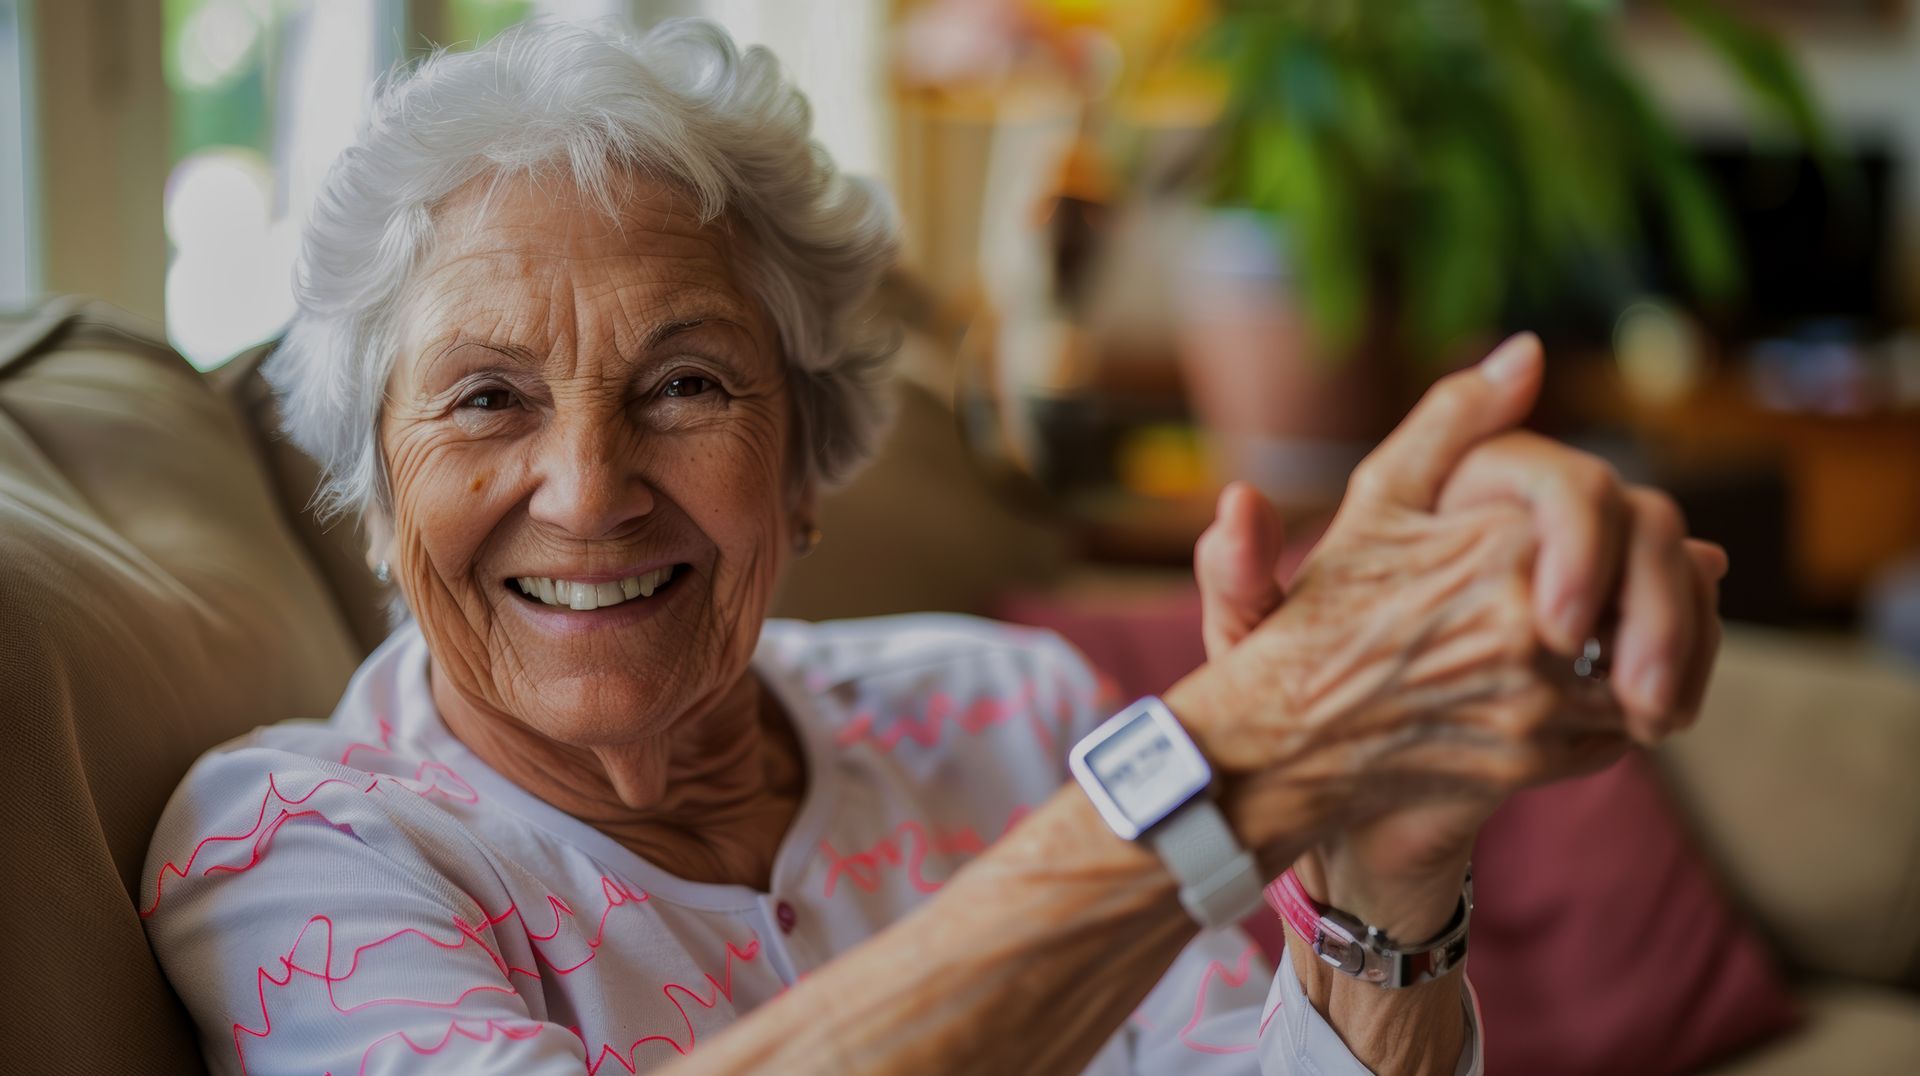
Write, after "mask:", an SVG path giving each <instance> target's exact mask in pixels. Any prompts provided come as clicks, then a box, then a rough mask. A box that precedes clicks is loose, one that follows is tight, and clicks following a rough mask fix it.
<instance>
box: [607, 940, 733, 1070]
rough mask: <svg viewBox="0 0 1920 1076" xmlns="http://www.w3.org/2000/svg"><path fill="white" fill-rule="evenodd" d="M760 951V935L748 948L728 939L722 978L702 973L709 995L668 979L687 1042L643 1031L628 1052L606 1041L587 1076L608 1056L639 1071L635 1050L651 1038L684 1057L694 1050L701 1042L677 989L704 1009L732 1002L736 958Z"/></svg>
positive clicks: (668, 995)
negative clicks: (683, 1043) (646, 1033)
mask: <svg viewBox="0 0 1920 1076" xmlns="http://www.w3.org/2000/svg"><path fill="white" fill-rule="evenodd" d="M759 955H760V939H759V938H749V939H748V940H747V944H746V946H745V947H744V948H735V946H734V944H733V943H732V942H728V943H727V962H726V966H725V967H723V968H722V969H721V972H720V974H721V978H718V979H716V978H714V977H713V973H712V972H707V973H705V974H704V975H702V976H701V977H702V978H704V979H705V980H706V981H707V985H708V987H710V988H711V989H709V990H707V991H706V996H705V997H702V996H701V995H700V994H698V993H695V992H694V991H693V990H692V989H691V988H690V987H686V986H682V985H680V984H679V983H668V984H667V985H665V986H663V987H661V988H660V992H661V993H662V994H664V995H665V996H666V999H667V1000H668V1001H669V1002H672V1003H673V1007H674V1008H675V1009H676V1010H678V1011H679V1013H680V1020H681V1022H682V1023H684V1024H685V1025H686V1029H687V1044H686V1045H685V1046H682V1045H680V1042H679V1040H677V1039H675V1038H674V1037H673V1036H671V1035H643V1036H641V1037H640V1038H637V1039H635V1040H633V1045H631V1046H629V1047H627V1049H626V1052H625V1053H621V1052H619V1051H616V1050H615V1049H614V1048H613V1044H612V1043H604V1044H602V1045H601V1047H600V1052H599V1053H597V1054H595V1055H594V1056H593V1059H592V1060H590V1061H588V1062H587V1076H595V1074H596V1073H598V1072H599V1071H600V1067H601V1066H602V1065H604V1064H606V1063H607V1059H608V1058H612V1059H613V1060H614V1061H617V1062H619V1064H620V1067H621V1068H623V1069H626V1070H627V1071H628V1072H630V1073H637V1072H639V1071H640V1069H639V1065H638V1064H637V1063H636V1062H635V1061H634V1054H635V1053H636V1052H637V1051H638V1050H639V1049H640V1047H642V1046H644V1045H646V1044H647V1043H650V1042H664V1043H666V1044H667V1045H668V1046H670V1047H672V1048H673V1052H674V1053H676V1054H679V1055H680V1056H682V1057H685V1056H686V1055H687V1054H689V1053H691V1052H692V1051H693V1048H694V1046H695V1044H696V1043H697V1042H698V1036H697V1034H696V1032H695V1031H694V1028H693V1017H692V1016H690V1015H688V1014H687V1009H686V1006H684V1005H682V1004H680V1002H679V1001H678V1000H677V999H676V998H675V997H674V996H673V995H674V993H675V992H676V991H678V992H679V993H681V994H683V995H685V996H686V998H687V1000H688V1001H691V1002H693V1003H694V1004H695V1005H698V1006H700V1007H701V1008H703V1009H712V1008H714V1007H715V1006H717V1005H719V1004H720V1000H721V999H722V998H725V999H726V1000H727V1001H728V1002H729V1003H731V1002H732V1001H733V962H734V961H735V960H739V961H740V962H742V963H745V962H747V961H750V960H752V959H753V958H755V957H757V956H759Z"/></svg>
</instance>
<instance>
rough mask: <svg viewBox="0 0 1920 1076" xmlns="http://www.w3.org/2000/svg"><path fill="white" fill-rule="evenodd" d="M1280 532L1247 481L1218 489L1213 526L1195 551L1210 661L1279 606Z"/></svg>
mask: <svg viewBox="0 0 1920 1076" xmlns="http://www.w3.org/2000/svg"><path fill="white" fill-rule="evenodd" d="M1281 537H1282V528H1281V525H1280V515H1279V513H1277V512H1275V511H1274V509H1273V505H1272V504H1270V503H1268V501H1267V499H1266V498H1265V497H1263V496H1261V495H1260V491H1258V490H1256V489H1254V488H1253V487H1252V486H1250V485H1248V484H1247V483H1245V482H1234V483H1231V484H1229V485H1228V486H1227V488H1226V489H1224V490H1221V491H1220V504H1219V507H1218V508H1217V509H1216V510H1215V514H1214V520H1213V524H1212V526H1209V527H1208V528H1207V529H1206V531H1205V533H1203V534H1201V535H1200V540H1199V541H1198V542H1196V543H1194V547H1193V575H1194V579H1195V581H1197V582H1198V583H1199V584H1200V633H1201V638H1202V640H1203V641H1204V642H1205V644H1206V648H1207V659H1208V660H1209V661H1211V660H1213V659H1215V658H1217V657H1220V656H1221V655H1222V654H1225V653H1226V652H1227V651H1228V650H1231V649H1233V647H1234V646H1235V645H1237V644H1238V643H1239V642H1240V640H1242V639H1244V638H1246V637H1247V635H1248V633H1249V632H1251V631H1253V629H1254V628H1256V627H1258V626H1259V625H1260V622H1261V621H1263V620H1265V619H1266V618H1267V617H1268V616H1271V615H1272V614H1273V611H1274V610H1275V609H1278V608H1279V607H1280V603H1281V601H1282V599H1283V594H1282V592H1281V589H1280V584H1279V582H1278V580H1277V579H1276V572H1277V569H1278V567H1279V563H1280V551H1281Z"/></svg>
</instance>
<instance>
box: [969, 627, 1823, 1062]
mask: <svg viewBox="0 0 1920 1076" xmlns="http://www.w3.org/2000/svg"><path fill="white" fill-rule="evenodd" d="M998 612H999V613H1000V614H1001V616H1002V617H1003V618H1005V619H1008V620H1015V621H1020V622H1024V623H1029V624H1036V625H1040V626H1043V627H1050V628H1053V629H1055V630H1056V631H1059V632H1060V633H1061V634H1062V635H1064V636H1066V637H1067V638H1068V639H1069V640H1071V641H1072V642H1073V643H1074V644H1075V645H1077V646H1079V647H1080V649H1081V650H1082V651H1083V652H1085V653H1086V655H1087V657H1088V658H1089V659H1090V660H1091V661H1092V662H1093V664H1094V665H1095V666H1096V667H1099V668H1103V669H1106V670H1107V671H1108V672H1110V673H1112V674H1113V675H1114V676H1115V678H1116V679H1117V680H1118V681H1119V682H1120V685H1121V687H1122V689H1123V690H1124V691H1126V692H1128V693H1129V695H1130V696H1131V695H1138V694H1148V693H1154V692H1159V691H1162V690H1165V688H1166V687H1167V686H1168V685H1169V684H1171V683H1172V682H1173V681H1175V680H1177V679H1179V678H1180V676H1182V675H1184V674H1185V673H1186V672H1187V671H1188V670H1190V669H1191V668H1192V667H1193V666H1194V665H1197V664H1198V663H1199V662H1200V660H1201V658H1202V652H1201V647H1200V601H1199V594H1198V593H1197V592H1196V591H1190V590H1184V589H1182V590H1175V591H1172V592H1170V593H1168V594H1167V595H1164V596H1162V597H1160V598H1158V599H1155V600H1150V601H1139V600H1138V599H1137V598H1136V599H1134V600H1131V601H1128V602H1114V601H1106V602H1090V601H1087V600H1085V599H1077V600H1076V599H1063V598H1061V597H1058V596H1054V595H1044V596H1029V597H1026V598H1022V599H1013V600H1009V601H1007V602H1005V603H1004V604H1003V606H1002V607H1001V608H1000V609H999V610H998ZM1474 875H1475V897H1476V905H1477V907H1476V908H1475V911H1474V923H1473V935H1472V949H1471V954H1470V955H1469V957H1468V961H1467V974H1468V975H1469V976H1470V977H1471V978H1472V980H1473V984H1474V989H1475V990H1476V991H1477V992H1478V993H1479V995H1480V1004H1481V1015H1482V1017H1483V1018H1484V1020H1485V1031H1486V1039H1487V1043H1486V1049H1487V1072H1488V1073H1489V1076H1538V1074H1545V1073H1552V1074H1567V1076H1577V1074H1585V1073H1596V1074H1597V1073H1605V1074H1608V1076H1614V1074H1620V1073H1633V1074H1635V1076H1640V1074H1647V1076H1661V1074H1665V1073H1682V1072H1690V1071H1693V1070H1695V1069H1697V1068H1699V1067H1700V1066H1701V1065H1704V1064H1707V1063H1708V1062H1711V1061H1713V1060H1715V1059H1717V1058H1722V1057H1726V1056H1728V1055H1730V1054H1733V1053H1736V1052H1738V1051H1739V1050H1741V1049H1742V1048H1744V1047H1747V1046H1750V1045H1754V1044H1756V1043H1758V1042H1760V1041H1761V1040H1763V1039H1765V1038H1768V1037H1770V1036H1772V1035H1776V1034H1779V1033H1781V1032H1783V1031H1785V1030H1787V1029H1789V1028H1791V1027H1793V1026H1794V1025H1795V1024H1796V1023H1797V1022H1798V1020H1799V1013H1798V1009H1797V1008H1796V1006H1795V1003H1794V998H1793V995H1792V994H1791V993H1790V992H1789V991H1788V990H1787V987H1786V984H1785V982H1784V981H1783V980H1782V979H1781V976H1780V973H1779V972H1778V971H1777V970H1776V969H1775V967H1774V966H1773V963H1772V961H1771V959H1770V958H1769V956H1768V954H1767V951H1766V949H1765V947H1764V946H1763V945H1762V944H1761V942H1760V940H1759V939H1758V937H1756V936H1755V935H1754V933H1753V932H1752V931H1751V930H1750V929H1748V927H1747V926H1746V924H1745V923H1743V922H1742V920H1741V918H1740V916H1739V915H1738V914H1737V912H1736V910H1735V909H1734V907H1733V906H1732V904H1731V903H1730V902H1729V901H1728V900H1727V898H1726V896H1725V894H1724V893H1723V892H1722V890H1721V889H1720V887H1719V885H1718V883H1717V882H1716V880H1715V878H1714V876H1713V872H1712V871H1711V869H1709V867H1708V865H1707V863H1706V861H1705V859H1704V858H1703V857H1702V856H1701V855H1700V853H1699V851H1698V849H1697V848H1696V847H1695V846H1694V844H1693V841H1692V839H1691V838H1690V837H1689V835H1688V833H1687V830H1686V826H1685V825H1684V823H1683V821H1682V819H1681V817H1680V814H1679V812H1678V810H1677V809H1676V808H1675V806H1674V804H1673V802H1672V801H1671V799H1670V798H1669V797H1668V795H1667V792H1666V789H1665V788H1664V786H1662V784H1661V783H1660V777H1659V774H1658V772H1657V771H1656V770H1655V768H1654V766H1653V764H1652V763H1651V762H1650V761H1649V760H1648V759H1647V758H1646V757H1644V756H1643V755H1640V754H1637V753H1636V754H1633V755H1629V756H1628V757H1627V758H1625V759H1623V760H1621V762H1620V763H1618V764H1617V765H1615V766H1613V767H1612V768H1610V769H1608V770H1605V771H1603V772H1601V773H1598V774H1594V775H1592V776H1590V777H1585V778H1581V779H1579V780H1576V781H1567V782H1562V783H1560V784H1557V785H1552V786H1549V787H1546V788H1541V789H1535V790H1533V791H1530V792H1525V793H1522V794H1521V795H1518V796H1515V797H1514V798H1513V799H1512V800H1511V801H1510V802H1508V803H1507V804H1506V805H1504V806H1502V807H1501V808H1500V810H1499V811H1498V812H1497V813H1495V815H1494V816H1493V818H1492V819H1490V820H1489V821H1488V823H1487V825H1486V828H1485V829H1483V830H1482V831H1481V834H1480V842H1479V845H1478V847H1477V848H1476V850H1475V857H1474ZM1248 925H1249V928H1250V929H1251V930H1252V931H1253V933H1254V936H1255V938H1256V939H1257V940H1258V941H1259V942H1260V943H1261V945H1262V946H1263V947H1265V948H1267V949H1268V951H1269V954H1270V955H1274V956H1275V957H1276V958H1277V957H1278V955H1279V953H1280V946H1281V945H1282V944H1283V941H1282V939H1283V933H1284V932H1283V930H1282V928H1281V927H1280V925H1279V922H1278V919H1277V917H1269V916H1268V915H1267V914H1266V913H1262V914H1261V915H1256V916H1255V917H1254V918H1253V919H1251V920H1249V922H1248Z"/></svg>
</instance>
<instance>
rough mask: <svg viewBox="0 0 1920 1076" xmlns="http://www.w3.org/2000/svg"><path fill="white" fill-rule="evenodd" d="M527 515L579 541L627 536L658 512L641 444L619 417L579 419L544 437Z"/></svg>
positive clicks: (592, 416) (580, 416)
mask: <svg viewBox="0 0 1920 1076" xmlns="http://www.w3.org/2000/svg"><path fill="white" fill-rule="evenodd" d="M538 452H539V458H538V461H537V464H536V466H537V468H538V472H539V473H538V478H539V485H538V487H537V488H535V490H534V492H533V499H532V501H531V502H530V503H529V505H528V511H529V512H530V513H531V515H532V516H533V518H534V519H536V520H539V521H540V522H542V523H545V524H547V525H548V526H551V527H553V528H554V529H556V530H559V531H562V532H564V533H566V534H567V535H569V536H570V537H574V538H583V539H596V538H609V537H616V536H619V535H621V534H624V533H626V532H628V531H630V530H632V528H633V527H634V526H636V525H638V524H639V523H640V522H641V521H643V520H644V519H645V518H646V517H647V515H648V514H649V513H651V512H652V511H653V506H654V493H653V487H652V485H651V484H650V483H648V481H647V480H646V476H645V474H644V473H643V468H642V466H641V460H640V452H639V446H638V444H637V443H636V439H635V438H634V437H633V436H632V434H631V432H630V431H629V430H627V429H626V428H625V427H624V426H623V425H622V423H621V422H620V421H619V419H618V418H617V417H614V416H606V415H576V416H574V417H573V418H572V419H570V420H568V421H565V422H562V423H556V424H555V426H553V427H551V428H549V429H548V430H547V431H546V433H545V434H544V435H543V436H542V438H541V443H540V446H539V449H538Z"/></svg>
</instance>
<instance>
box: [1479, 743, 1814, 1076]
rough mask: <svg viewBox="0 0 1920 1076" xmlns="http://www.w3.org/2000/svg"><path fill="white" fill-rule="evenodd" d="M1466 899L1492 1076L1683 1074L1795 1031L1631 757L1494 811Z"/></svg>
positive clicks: (1641, 758)
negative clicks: (1470, 897) (1471, 897)
mask: <svg viewBox="0 0 1920 1076" xmlns="http://www.w3.org/2000/svg"><path fill="white" fill-rule="evenodd" d="M1474 890H1475V898H1476V899H1475V905H1476V907H1475V909H1474V922H1473V941H1472V952H1471V955H1470V956H1469V957H1468V959H1467V974H1468V975H1469V976H1470V977H1471V978H1472V979H1473V985H1474V989H1475V990H1476V991H1478V992H1479V995H1480V1005H1481V1012H1482V1015H1483V1017H1484V1019H1485V1021H1486V1038H1487V1043H1486V1048H1487V1072H1488V1073H1489V1074H1490V1076H1520V1074H1533V1073H1549V1072H1550V1073H1566V1074H1570V1076H1571V1074H1577V1073H1609V1074H1611V1073H1623V1072H1631V1073H1645V1074H1649V1076H1658V1074H1661V1073H1682V1072H1691V1071H1693V1070H1695V1069H1698V1068H1699V1067H1700V1066H1702V1065H1705V1064H1707V1063H1709V1062H1712V1061H1715V1060H1717V1059H1720V1058H1723V1057H1726V1056H1728V1055H1730V1054H1733V1053H1737V1052H1738V1051H1740V1050H1741V1049H1743V1048H1745V1047H1748V1046H1752V1045H1754V1044H1757V1043H1759V1042H1760V1041H1762V1040H1764V1039H1767V1038H1769V1037H1771V1036H1774V1035H1777V1034H1780V1033H1781V1032H1784V1031H1786V1030H1789V1029H1791V1028H1792V1027H1794V1026H1795V1025H1796V1024H1797V1023H1798V1022H1799V1010H1798V1007H1797V1005H1796V1003H1795V1001H1794V997H1793V994H1792V993H1791V992H1790V991H1789V990H1788V988H1787V984H1786V982H1785V981H1784V980H1783V979H1782V977H1781V975H1780V972H1779V971H1778V970H1777V969H1776V968H1775V967H1774V964H1773V961H1772V958H1771V957H1770V956H1769V954H1768V952H1767V950H1766V948H1765V946H1764V945H1763V944H1762V943H1761V942H1760V940H1759V938H1758V937H1756V936H1755V935H1754V933H1753V931H1752V930H1751V929H1749V927H1748V926H1747V925H1746V923H1745V922H1743V921H1742V919H1741V917H1740V915H1739V914H1738V912H1737V911H1736V909H1735V908H1734V907H1733V906H1732V904H1731V903H1730V902H1729V901H1728V899H1727V897H1726V895H1725V894H1724V893H1723V892H1722V890H1721V888H1720V886H1719V884H1718V882H1717V881H1716V879H1715V878H1714V876H1713V872H1712V871H1711V870H1710V869H1709V868H1708V866H1707V863H1706V861H1705V859H1704V858H1703V857H1702V856H1701V855H1700V853H1699V851H1698V850H1697V849H1696V848H1695V846H1694V844H1693V841H1692V839H1691V838H1690V837H1689V835H1688V833H1687V830H1686V827H1685V825H1684V824H1683V822H1682V820H1681V818H1680V816H1679V812H1678V811H1677V809H1676V808H1675V806H1674V804H1673V802H1672V801H1671V799H1670V798H1669V796H1668V794H1667V791H1666V788H1665V787H1664V786H1663V785H1662V784H1661V781H1660V775H1659V773H1658V771H1657V770H1656V769H1655V767H1654V765H1653V763H1652V762H1651V761H1650V760H1649V759H1648V758H1647V757H1646V756H1645V755H1643V754H1640V753H1639V752H1635V753H1633V754H1631V755H1628V756H1627V757H1626V758H1624V759H1622V760H1621V761H1620V762H1619V763H1617V764H1616V765H1614V766H1613V767H1612V768H1610V769H1607V770H1605V771H1603V772H1601V773H1597V774H1594V775H1592V776H1590V777H1585V778H1581V779H1579V780H1576V781H1567V782H1563V783H1561V784H1558V785H1551V786H1548V787H1546V788H1539V789H1534V790H1532V791H1529V792H1523V793H1521V794H1520V795H1518V796H1515V797H1514V798H1513V799H1512V800H1511V801H1509V802H1508V803H1506V804H1505V805H1504V806H1502V807H1501V808H1500V810H1499V811H1497V812H1495V814H1494V816H1493V818H1492V819H1490V820H1489V821H1488V823H1487V825H1486V827H1485V828H1484V829H1482V830H1481V833H1480V842H1479V845H1478V847H1477V848H1476V850H1475V853H1474Z"/></svg>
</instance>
